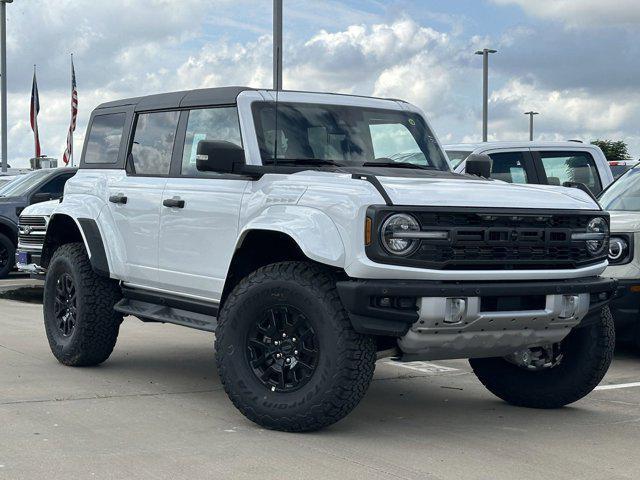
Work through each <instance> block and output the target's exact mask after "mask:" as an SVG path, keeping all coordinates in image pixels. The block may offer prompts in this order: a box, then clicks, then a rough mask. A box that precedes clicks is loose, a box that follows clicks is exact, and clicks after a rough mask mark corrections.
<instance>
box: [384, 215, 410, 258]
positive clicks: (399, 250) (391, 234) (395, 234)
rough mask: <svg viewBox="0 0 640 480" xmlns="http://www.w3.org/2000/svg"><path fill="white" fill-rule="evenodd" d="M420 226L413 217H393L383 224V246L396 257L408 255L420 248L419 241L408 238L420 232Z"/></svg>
mask: <svg viewBox="0 0 640 480" xmlns="http://www.w3.org/2000/svg"><path fill="white" fill-rule="evenodd" d="M419 231H420V224H419V223H418V221H417V220H416V219H415V218H413V217H412V216H411V215H406V214H404V213H397V214H395V215H391V216H390V217H389V218H387V220H386V221H385V222H384V223H383V224H382V231H381V232H380V233H381V237H382V245H383V246H384V248H385V250H387V251H388V252H389V253H392V254H394V255H408V254H409V253H411V252H413V250H414V249H415V248H416V247H417V246H418V240H416V239H415V238H408V237H407V236H405V235H407V234H409V236H410V234H411V232H419Z"/></svg>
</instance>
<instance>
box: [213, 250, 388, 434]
mask: <svg viewBox="0 0 640 480" xmlns="http://www.w3.org/2000/svg"><path fill="white" fill-rule="evenodd" d="M216 360H217V365H218V373H219V375H220V379H221V381H222V384H223V386H224V389H225V391H226V392H227V394H228V395H229V398H230V399H231V401H232V402H233V404H234V405H235V406H236V408H238V410H240V412H242V413H243V414H244V415H245V416H246V417H247V418H249V419H250V420H252V421H253V422H255V423H257V424H259V425H261V426H263V427H265V428H269V429H274V430H282V431H288V432H303V431H311V430H318V429H320V428H323V427H326V426H328V425H331V424H332V423H334V422H337V421H338V420H340V419H341V418H343V417H344V416H346V415H347V414H348V413H349V412H351V410H353V409H354V408H355V407H356V405H357V404H358V403H359V402H360V400H361V399H362V397H363V396H364V394H365V392H366V391H367V388H368V387H369V383H370V382H371V379H372V377H373V371H374V368H375V360H376V347H375V343H374V341H373V339H372V338H371V337H368V336H364V335H360V334H358V333H356V332H355V331H354V330H353V328H352V326H351V323H350V321H349V318H348V315H347V312H346V311H345V310H344V308H343V306H342V304H341V302H340V299H339V297H338V294H337V292H336V289H335V283H334V281H333V279H332V278H331V276H330V275H329V274H328V273H327V272H325V271H324V270H322V269H321V268H319V267H316V266H314V265H311V264H308V263H303V262H285V263H279V264H273V265H268V266H266V267H263V268H261V269H259V270H257V271H256V272H254V273H252V274H251V275H249V276H248V277H247V278H245V279H244V280H243V281H242V282H241V283H240V284H239V285H238V286H237V287H236V288H235V289H234V290H233V292H232V293H231V294H230V295H229V297H228V298H227V300H226V302H225V304H224V306H223V308H222V310H221V312H220V316H219V324H218V329H217V331H216Z"/></svg>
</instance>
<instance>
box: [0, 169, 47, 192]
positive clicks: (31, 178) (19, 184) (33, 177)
mask: <svg viewBox="0 0 640 480" xmlns="http://www.w3.org/2000/svg"><path fill="white" fill-rule="evenodd" d="M50 172H51V170H36V171H35V172H31V173H28V174H26V175H22V176H20V177H18V178H17V179H16V180H15V181H13V182H11V183H8V184H7V185H5V186H3V187H2V188H0V197H19V196H20V195H24V194H25V193H27V192H28V191H29V190H30V189H31V187H33V186H35V185H37V184H38V183H40V181H41V180H42V179H43V178H45V177H46V176H47V175H49V173H50Z"/></svg>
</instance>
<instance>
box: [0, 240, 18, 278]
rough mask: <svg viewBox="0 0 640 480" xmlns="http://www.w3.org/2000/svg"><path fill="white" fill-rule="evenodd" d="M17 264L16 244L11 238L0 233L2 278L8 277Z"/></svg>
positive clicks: (0, 270) (0, 268)
mask: <svg viewBox="0 0 640 480" xmlns="http://www.w3.org/2000/svg"><path fill="white" fill-rule="evenodd" d="M15 264H16V246H15V245H14V244H13V242H12V241H11V239H10V238H9V237H7V236H6V235H3V234H1V233H0V278H7V276H8V275H9V273H10V272H11V270H13V267H14V266H15Z"/></svg>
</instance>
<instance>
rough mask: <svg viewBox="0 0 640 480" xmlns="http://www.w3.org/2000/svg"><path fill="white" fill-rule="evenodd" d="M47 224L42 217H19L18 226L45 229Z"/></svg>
mask: <svg viewBox="0 0 640 480" xmlns="http://www.w3.org/2000/svg"><path fill="white" fill-rule="evenodd" d="M46 224H47V222H46V220H45V219H44V217H28V216H21V217H20V225H23V226H27V225H28V226H30V227H45V226H46Z"/></svg>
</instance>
